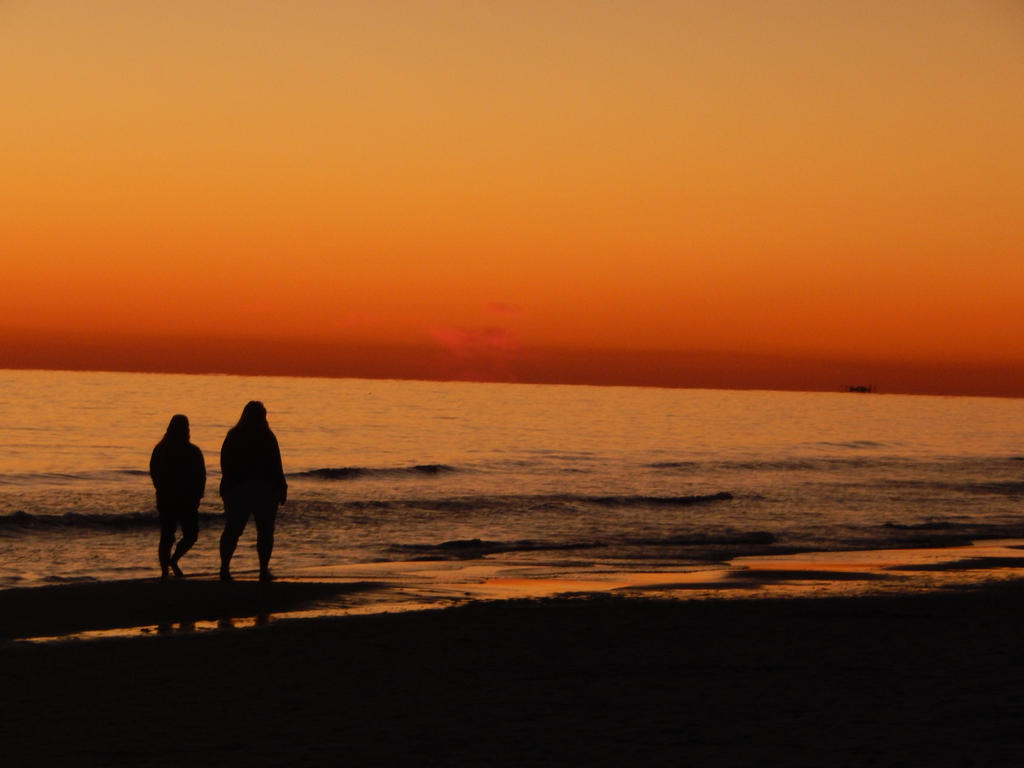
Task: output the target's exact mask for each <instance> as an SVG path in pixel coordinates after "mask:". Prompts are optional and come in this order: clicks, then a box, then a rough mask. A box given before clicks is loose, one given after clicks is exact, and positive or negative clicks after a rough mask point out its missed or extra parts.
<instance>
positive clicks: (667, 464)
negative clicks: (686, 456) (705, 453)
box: [646, 461, 700, 469]
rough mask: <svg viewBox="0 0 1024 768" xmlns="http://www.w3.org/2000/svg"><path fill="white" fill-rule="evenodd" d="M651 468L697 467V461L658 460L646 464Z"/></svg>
mask: <svg viewBox="0 0 1024 768" xmlns="http://www.w3.org/2000/svg"><path fill="white" fill-rule="evenodd" d="M646 466H647V467H648V468H649V469H697V468H698V467H699V466H700V464H698V463H697V462H696V461H656V462H654V463H653V464H647V465H646Z"/></svg>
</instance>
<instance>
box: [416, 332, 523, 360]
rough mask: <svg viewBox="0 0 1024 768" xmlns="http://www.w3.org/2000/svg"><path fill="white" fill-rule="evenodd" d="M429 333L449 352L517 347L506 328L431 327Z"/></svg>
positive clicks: (469, 352) (463, 352)
mask: <svg viewBox="0 0 1024 768" xmlns="http://www.w3.org/2000/svg"><path fill="white" fill-rule="evenodd" d="M430 335H431V336H432V337H433V338H434V339H435V340H436V341H438V342H439V343H440V344H441V346H443V347H445V348H446V349H448V350H449V351H451V352H456V353H460V354H473V353H481V352H490V351H503V352H509V351H512V350H514V349H517V348H518V346H519V345H518V344H517V343H516V341H515V339H514V338H513V334H512V332H511V331H509V329H507V328H498V327H493V326H492V327H487V328H431V329H430Z"/></svg>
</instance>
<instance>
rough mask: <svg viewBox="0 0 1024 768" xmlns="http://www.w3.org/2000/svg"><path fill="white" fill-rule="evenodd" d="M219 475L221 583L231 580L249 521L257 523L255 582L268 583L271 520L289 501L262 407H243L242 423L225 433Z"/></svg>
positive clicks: (258, 404)
mask: <svg viewBox="0 0 1024 768" xmlns="http://www.w3.org/2000/svg"><path fill="white" fill-rule="evenodd" d="M220 471H221V475H222V476H221V481H220V495H221V498H222V499H224V518H225V519H224V533H223V534H221V537H220V578H221V580H223V581H230V580H231V556H232V555H233V554H234V553H235V547H236V546H238V537H239V536H241V535H242V531H244V530H245V524H246V523H247V522H248V521H249V515H252V516H253V517H254V518H255V519H256V552H257V554H258V555H259V560H260V581H271V580H272V579H273V578H274V577H273V575H272V574H271V573H270V554H271V552H273V550H274V520H275V518H276V517H277V506H278V504H284V502H285V500H286V499H287V498H288V483H287V482H286V481H285V479H284V470H283V469H282V467H281V449H280V448H279V447H278V445H277V438H276V437H274V433H273V432H271V431H270V425H269V424H268V423H267V409H266V408H264V407H263V403H261V402H259V401H257V400H252V401H250V402H249V403H246V406H245V408H244V409H243V410H242V417H241V418H240V419H239V420H238V423H237V424H236V425H235V426H233V427H232V428H231V429H230V430H229V431H228V434H227V437H225V438H224V445H223V446H222V447H221V449H220Z"/></svg>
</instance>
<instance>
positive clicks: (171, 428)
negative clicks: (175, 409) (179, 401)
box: [164, 413, 189, 444]
mask: <svg viewBox="0 0 1024 768" xmlns="http://www.w3.org/2000/svg"><path fill="white" fill-rule="evenodd" d="M188 438H189V429H188V416H186V415H185V414H183V413H176V414H174V415H173V416H171V420H170V422H168V424H167V431H166V432H164V442H165V443H175V444H178V443H187V442H188Z"/></svg>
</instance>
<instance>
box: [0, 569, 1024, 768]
mask: <svg viewBox="0 0 1024 768" xmlns="http://www.w3.org/2000/svg"><path fill="white" fill-rule="evenodd" d="M196 584H197V585H198V586H194V587H190V589H192V593H191V594H190V600H189V601H187V603H176V604H175V610H176V611H177V613H176V615H175V618H174V620H175V621H179V622H180V621H186V623H187V622H188V621H190V620H191V619H193V618H195V619H198V618H202V617H205V616H207V615H208V614H210V612H211V611H213V613H216V612H218V611H223V610H224V606H225V603H224V601H225V600H227V601H228V602H229V603H230V601H232V600H234V601H237V602H236V603H231V606H233V607H232V608H230V609H231V610H234V609H237V613H238V615H243V614H244V612H245V610H250V609H252V608H253V607H254V605H256V607H260V606H261V605H262V606H263V607H266V605H267V602H266V601H272V602H274V605H275V607H276V608H277V609H278V610H280V609H282V607H283V606H287V605H289V604H297V603H301V602H304V601H309V600H315V599H318V598H320V597H323V596H325V595H327V594H328V593H329V592H330V585H328V586H321V585H285V584H279V585H273V586H274V587H275V589H276V591H275V593H273V594H270V595H269V596H268V593H262V595H261V594H260V593H258V592H257V591H256V588H257V587H258V585H255V584H248V585H235V586H239V587H241V590H240V591H239V592H237V594H235V595H233V596H229V597H225V596H224V594H223V591H221V590H219V587H220V586H221V585H218V584H216V583H211V582H206V583H203V582H196ZM145 586H146V585H143V589H145ZM148 586H153V585H148ZM337 586H338V585H334V587H335V588H337ZM277 588H279V589H277ZM138 589H139V587H137V586H136V587H132V586H128V587H127V588H125V586H124V584H121V585H112V586H111V585H92V586H91V587H89V588H86V589H83V590H81V591H80V592H79V595H78V597H77V598H76V602H78V603H79V604H80V605H83V606H84V605H87V604H90V602H91V604H93V605H95V604H96V603H97V602H99V603H107V604H108V605H110V606H111V607H112V608H117V609H124V608H125V607H126V606H127V603H125V602H124V601H125V600H129V599H132V598H130V597H126V595H128V596H130V595H131V594H134V591H137V590H138ZM14 592H18V591H17V590H15V591H12V592H11V593H7V600H6V602H5V601H4V600H3V599H0V606H2V607H3V608H4V610H5V614H4V615H5V617H6V619H15V620H17V621H28V620H29V619H28V618H26V616H28V617H29V618H31V616H32V615H35V616H37V617H38V616H42V615H44V614H45V613H46V608H47V607H48V605H47V601H48V600H49V601H58V602H59V601H64V600H65V598H66V597H67V596H68V595H69V594H73V590H69V588H67V587H62V588H59V589H55V590H53V591H52V593H51V594H50V595H45V594H44V593H43V592H37V593H36V600H35V602H34V607H31V608H30V609H25V607H24V604H23V607H22V609H21V610H22V614H21V618H20V619H17V616H18V614H17V612H16V608H15V607H13V606H14V605H15V602H16V600H14V599H12V598H11V597H10V594H12V593H14ZM21 592H22V593H23V594H22V596H21V597H19V598H17V600H24V593H25V592H28V591H25V590H22V591H21ZM2 594H3V593H0V595H2ZM140 594H142V593H140ZM150 594H152V593H151V592H150ZM218 595H219V597H218ZM138 597H139V595H136V597H135V599H138ZM12 600H13V601H12ZM119 601H120V605H116V604H117V603H118V602H119ZM218 601H220V602H218ZM1022 603H1024V585H1022V584H1021V583H1020V582H1010V583H1006V584H1002V585H999V586H995V587H989V588H985V589H956V590H947V591H944V592H942V593H932V594H903V595H895V596H871V597H863V596H861V597H853V598H818V599H774V598H772V599H764V598H762V599H752V600H747V599H729V600H720V599H711V600H697V601H686V602H677V601H669V600H658V599H638V598H621V597H618V598H617V597H608V596H605V597H594V598H588V599H548V600H517V601H500V602H476V603H472V604H470V605H467V606H463V607H459V608H451V609H447V610H435V611H423V612H413V613H398V614H381V615H372V616H350V617H340V618H329V619H328V618H321V619H311V620H304V621H278V622H274V623H271V624H269V625H267V626H265V627H258V628H254V629H245V630H238V629H236V630H226V631H221V632H206V633H194V634H188V633H184V634H183V633H180V632H175V633H170V634H167V635H163V636H155V637H135V638H127V639H106V640H99V641H90V642H81V641H73V642H64V643H52V644H41V645H37V644H25V643H18V642H10V641H7V642H4V643H3V644H0V680H2V689H3V696H2V702H3V703H2V705H0V706H2V712H0V732H2V734H3V736H2V750H0V751H2V753H3V755H4V758H3V764H4V765H8V766H42V765H124V766H128V765H131V766H138V765H143V766H145V765H193V766H207V765H211V766H212V765H217V766H224V765H244V766H261V765H268V766H269V765H339V764H348V765H398V764H406V765H623V764H633V765H758V766H763V765H777V766H837V765H839V766H854V765H856V766H865V765H886V766H891V765H906V766H918V765H931V766H935V765H940V766H947V765H948V766H953V765H1017V764H1020V763H1021V761H1022V760H1024V728H1022V725H1024V661H1022V653H1021V645H1022V634H1024V618H1022V610H1021V608H1022ZM54 604H56V603H54ZM185 605H198V606H200V609H199V610H198V611H196V612H195V613H196V615H195V616H191V617H190V616H187V615H186V614H188V612H189V611H188V610H186V609H185V607H184V606H185ZM133 610H139V608H138V605H136V607H135V608H133ZM26 611H27V612H26ZM158 612H159V611H158ZM139 618H140V619H141V618H142V617H141V616H140V617H139ZM165 618H166V617H165ZM146 620H158V621H159V620H161V619H160V617H154V616H153V614H152V609H150V613H149V614H147V615H146ZM72 623H74V622H72ZM79 623H81V622H80V621H79ZM89 623H92V624H95V623H96V622H95V621H91V622H89ZM140 623H142V621H140ZM4 626H5V627H8V630H7V635H8V636H11V635H13V634H18V633H19V632H24V631H25V627H26V625H24V624H22V625H20V627H21V629H18V630H15V629H11V627H14V626H15V624H14V623H12V621H5V623H4ZM36 628H37V629H38V628H39V627H36ZM63 629H64V630H68V629H69V628H67V627H65V628H63ZM48 630H52V631H58V632H59V631H61V630H62V628H61V627H57V626H56V625H54V624H51V625H50V626H49V627H48Z"/></svg>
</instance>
